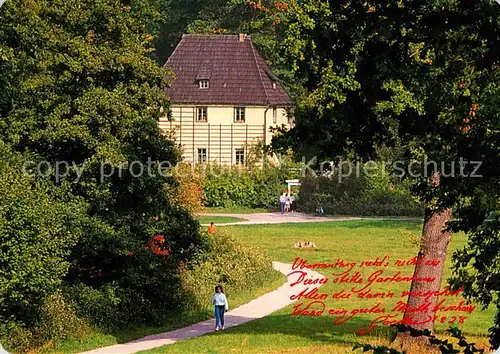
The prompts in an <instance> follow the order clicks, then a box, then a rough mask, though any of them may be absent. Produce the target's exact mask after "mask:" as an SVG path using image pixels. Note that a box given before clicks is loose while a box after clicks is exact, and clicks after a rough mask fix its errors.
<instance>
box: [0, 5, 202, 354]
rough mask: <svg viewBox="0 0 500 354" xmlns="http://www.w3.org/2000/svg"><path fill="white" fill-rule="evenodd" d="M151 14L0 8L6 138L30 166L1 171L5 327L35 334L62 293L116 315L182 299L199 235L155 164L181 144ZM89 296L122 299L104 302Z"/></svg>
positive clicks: (136, 318) (146, 319)
mask: <svg viewBox="0 0 500 354" xmlns="http://www.w3.org/2000/svg"><path fill="white" fill-rule="evenodd" d="M155 20H156V14H155V13H154V12H153V11H151V10H150V9H149V8H148V7H147V6H144V7H141V6H136V7H134V9H131V7H130V6H129V4H127V3H122V2H121V1H118V0H109V1H108V0H86V1H79V2H72V1H70V2H68V1H62V0H50V1H49V0H20V1H12V2H10V1H9V2H7V3H6V4H5V5H4V6H3V7H2V8H1V10H0V91H1V92H2V95H1V97H0V127H1V128H2V129H1V131H2V133H1V135H0V138H1V140H3V141H4V142H5V144H6V145H7V146H9V148H10V149H11V150H13V151H15V152H17V153H19V154H22V158H23V159H24V160H23V161H26V165H25V166H24V167H26V168H25V171H23V165H22V164H17V165H12V164H11V166H10V167H8V168H4V169H2V170H1V179H0V180H1V184H0V193H1V195H2V199H3V200H2V211H1V216H0V220H1V221H0V223H1V224H2V230H1V238H0V244H1V246H2V248H1V252H0V264H1V265H2V268H1V271H0V274H1V278H0V284H1V285H0V299H2V300H5V301H2V305H1V306H2V307H1V310H0V315H1V316H2V321H1V322H2V326H3V329H4V330H3V332H2V334H3V335H5V334H6V331H10V332H11V333H14V331H17V332H16V333H21V334H22V333H24V334H25V336H24V337H25V338H27V337H28V336H29V334H28V333H37V327H38V326H39V324H40V323H39V322H40V321H41V318H43V316H44V314H43V308H44V307H43V306H42V304H43V303H46V301H45V300H46V299H48V298H49V296H51V294H54V293H56V292H57V291H65V297H66V300H67V302H68V303H69V304H70V305H68V306H74V309H75V311H76V313H78V314H80V315H82V314H83V315H86V314H89V315H90V316H89V317H90V318H89V319H90V320H91V321H92V322H93V323H94V324H99V322H100V321H101V322H102V323H104V324H106V326H110V327H112V326H114V327H117V326H121V327H123V326H124V325H130V324H133V323H157V322H160V321H162V319H163V318H164V317H165V316H166V315H167V314H168V313H169V312H171V311H175V310H178V309H181V308H182V301H181V299H179V298H178V297H177V296H176V294H177V293H178V292H179V289H180V287H181V282H180V279H179V276H180V275H179V264H180V262H182V261H187V260H189V259H190V258H192V257H193V256H194V254H195V253H197V252H199V251H200V249H203V247H204V245H205V244H206V242H205V241H204V238H203V237H202V236H201V235H200V233H199V229H198V223H197V222H196V221H195V220H194V219H193V218H192V217H191V216H190V215H189V213H188V212H187V211H186V210H185V209H183V208H182V207H181V206H179V205H178V204H177V203H175V201H172V200H171V198H170V197H171V195H170V194H169V192H168V188H166V186H168V185H171V186H175V185H176V183H175V181H174V180H173V178H171V177H168V174H167V173H165V172H166V171H164V170H161V169H159V168H158V164H159V163H160V162H164V161H168V162H169V163H170V164H172V165H175V164H176V163H177V161H178V160H179V151H178V149H177V148H176V147H175V145H174V143H173V142H172V141H170V140H168V139H167V138H166V137H164V136H163V134H162V132H161V131H160V129H159V127H158V118H159V117H160V116H161V115H163V114H164V113H165V110H166V109H168V107H169V102H168V98H167V97H166V96H165V95H164V93H163V89H164V86H165V85H166V84H167V83H168V78H169V72H168V71H167V70H166V69H165V68H163V67H160V66H159V65H158V64H157V63H156V61H155V60H154V59H152V58H151V52H152V50H153V48H152V44H151V42H152V36H151V35H150V34H149V33H148V31H147V24H148V22H153V21H155ZM4 156H5V155H4V154H2V158H3V159H4ZM4 161H7V157H5V159H4ZM141 168H144V170H143V171H141ZM23 172H25V173H26V174H27V173H29V174H31V177H29V178H28V177H27V175H25V174H24V173H23ZM155 235H160V236H161V237H163V240H164V243H163V244H162V245H160V247H161V250H160V251H159V252H156V251H155V249H152V248H151V247H150V245H151V240H152V239H153V237H155ZM72 289H73V290H74V289H79V290H81V291H73V290H72ZM92 298H94V299H99V298H102V299H105V300H106V301H107V303H111V302H113V303H115V304H116V306H115V307H110V309H109V312H108V313H105V314H99V311H101V310H100V306H102V305H101V304H100V303H99V302H98V301H93V302H92V301H87V300H90V299H92ZM54 303H55V304H56V305H57V304H61V306H63V305H62V304H63V302H58V301H56V302H54ZM47 308H50V306H49V307H47ZM114 310H116V312H113V311H114ZM61 311H62V309H61ZM117 313H119V314H120V315H119V316H117V315H116V314H117ZM5 323H7V326H8V328H7V327H6V325H5ZM22 327H26V328H27V329H26V331H25V332H23V331H21V330H19V328H22ZM16 328H17V329H16ZM8 337H11V336H8ZM21 337H22V336H21ZM23 341H24V340H21V339H19V338H18V341H17V342H19V343H21V342H23ZM25 342H27V345H28V346H29V345H32V344H34V342H33V343H31V344H30V343H28V342H30V340H29V338H28V339H27V340H26V341H25ZM14 344H15V345H16V346H17V343H14ZM18 349H19V350H20V351H21V350H24V349H25V347H23V348H18Z"/></svg>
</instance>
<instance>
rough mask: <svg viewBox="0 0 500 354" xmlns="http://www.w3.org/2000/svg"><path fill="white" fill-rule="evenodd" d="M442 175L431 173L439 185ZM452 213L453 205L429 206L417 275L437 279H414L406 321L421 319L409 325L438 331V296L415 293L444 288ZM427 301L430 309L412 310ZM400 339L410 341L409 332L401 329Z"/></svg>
mask: <svg viewBox="0 0 500 354" xmlns="http://www.w3.org/2000/svg"><path fill="white" fill-rule="evenodd" d="M439 177H440V176H439V175H436V174H434V175H433V176H432V177H431V183H432V184H434V186H436V187H437V186H438V185H439ZM451 217H452V211H451V208H448V209H444V210H441V211H436V210H433V209H431V208H426V210H425V218H424V225H423V229H422V241H421V245H420V251H419V254H418V260H419V261H418V262H417V264H416V265H415V271H414V275H415V276H416V277H419V278H422V277H432V278H435V280H434V281H433V282H426V281H415V280H413V281H412V283H411V287H410V295H409V297H408V302H407V306H406V308H405V314H404V319H405V322H404V323H418V324H407V326H409V327H412V328H414V329H418V330H425V329H427V330H430V331H431V332H433V331H434V321H435V320H434V316H435V312H433V311H432V309H433V308H434V307H435V306H436V305H437V303H438V297H437V296H432V297H430V298H429V300H426V299H425V297H423V296H412V294H411V293H412V292H415V293H419V292H427V291H439V290H440V286H441V279H442V276H443V270H444V265H445V260H446V254H447V251H448V245H449V244H450V241H451V233H450V232H445V231H444V230H445V228H446V226H447V223H448V222H449V221H450V220H451ZM426 261H439V264H438V265H437V266H432V265H428V264H426ZM426 303H430V305H427V306H428V307H427V308H428V310H427V311H423V312H412V309H418V308H419V307H420V306H424V305H426ZM398 339H399V340H403V341H408V340H409V336H408V335H407V334H405V333H400V334H398Z"/></svg>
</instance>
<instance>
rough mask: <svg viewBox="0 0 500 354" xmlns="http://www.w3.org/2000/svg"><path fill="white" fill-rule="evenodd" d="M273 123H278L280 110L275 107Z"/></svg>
mask: <svg viewBox="0 0 500 354" xmlns="http://www.w3.org/2000/svg"><path fill="white" fill-rule="evenodd" d="M273 123H274V124H276V123H278V112H277V109H276V108H273Z"/></svg>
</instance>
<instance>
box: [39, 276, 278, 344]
mask: <svg viewBox="0 0 500 354" xmlns="http://www.w3.org/2000/svg"><path fill="white" fill-rule="evenodd" d="M284 282H286V277H285V276H284V275H283V274H281V273H280V272H277V271H275V272H274V277H273V278H272V279H270V280H269V281H268V282H267V283H265V284H256V286H255V287H254V288H253V289H248V290H246V291H243V292H240V293H237V294H232V295H231V303H230V304H231V307H238V306H240V305H243V304H246V303H248V302H250V301H251V300H253V299H254V298H256V297H259V296H261V295H263V294H266V293H268V292H270V291H273V290H274V289H276V288H278V287H280V286H281V285H283V283H284ZM210 317H212V311H204V312H200V313H193V314H184V315H182V316H177V317H176V318H172V320H171V321H168V322H167V323H165V324H164V325H163V326H161V327H146V326H144V327H135V328H129V329H123V330H120V331H118V332H115V333H103V332H101V331H94V332H91V333H88V334H87V335H85V336H84V337H83V338H81V339H69V340H64V341H61V342H55V343H54V342H53V343H50V344H49V345H48V346H47V347H46V348H42V349H41V350H39V351H38V352H39V353H50V354H55V353H68V354H69V353H71V354H73V353H79V352H82V351H87V350H91V349H94V348H98V347H104V346H108V345H114V344H120V343H126V342H129V341H132V340H135V339H139V338H142V337H145V336H147V335H150V334H156V333H162V332H168V331H172V330H174V329H177V328H181V327H185V326H188V325H190V324H193V323H196V322H200V321H204V320H207V319H209V318H210ZM34 353H36V352H35V351H34V352H32V353H31V354H34Z"/></svg>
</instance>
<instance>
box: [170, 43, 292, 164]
mask: <svg viewBox="0 0 500 354" xmlns="http://www.w3.org/2000/svg"><path fill="white" fill-rule="evenodd" d="M165 65H166V66H167V67H169V68H170V69H171V70H172V71H173V73H174V75H175V79H174V80H173V83H172V85H171V87H168V88H166V94H167V95H168V96H169V97H170V99H171V102H172V111H171V115H170V116H169V117H165V118H164V119H161V120H160V128H162V129H163V130H164V131H165V132H166V133H169V134H171V135H172V136H173V137H174V139H175V140H176V141H177V143H179V144H180V145H181V146H182V148H183V159H184V161H186V162H190V163H206V162H209V161H210V162H216V163H219V164H222V165H235V164H246V161H247V158H248V155H249V152H250V150H251V149H252V147H253V146H255V145H256V144H258V143H259V142H265V143H266V144H269V143H270V142H271V139H272V133H271V132H270V128H272V127H281V126H282V125H285V126H287V127H291V124H292V120H291V117H288V115H287V111H288V109H289V108H290V107H291V105H292V101H291V99H290V97H289V96H288V94H287V93H286V92H285V90H284V89H283V88H282V87H281V85H280V83H279V82H278V80H277V78H276V77H275V76H274V75H273V74H272V73H271V72H270V71H269V68H268V67H267V65H266V63H265V62H264V60H263V59H262V57H261V56H260V54H259V53H258V52H257V50H256V49H255V47H254V45H253V44H252V41H251V38H250V36H246V35H244V34H240V35H184V36H183V37H182V40H181V41H180V43H179V44H178V46H177V47H176V49H175V50H174V52H173V53H172V55H171V56H170V58H169V59H168V60H167V62H166V64H165Z"/></svg>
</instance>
